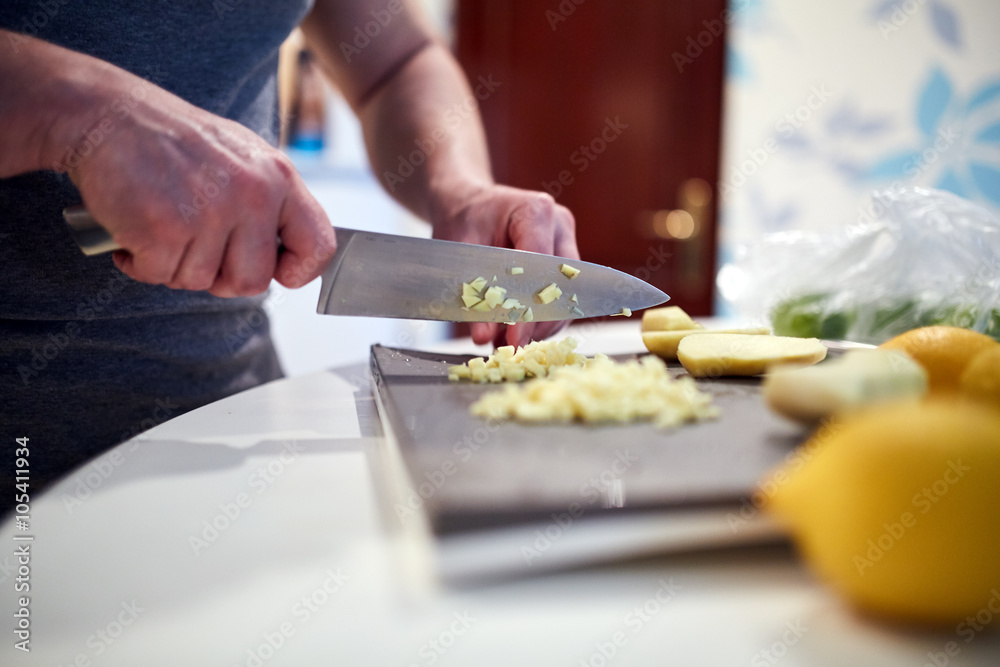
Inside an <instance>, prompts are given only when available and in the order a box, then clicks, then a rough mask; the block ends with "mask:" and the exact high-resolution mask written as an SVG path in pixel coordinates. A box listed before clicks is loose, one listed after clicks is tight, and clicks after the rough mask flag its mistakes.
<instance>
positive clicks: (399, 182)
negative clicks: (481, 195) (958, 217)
mask: <svg viewBox="0 0 1000 667" xmlns="http://www.w3.org/2000/svg"><path fill="white" fill-rule="evenodd" d="M358 115H359V117H360V118H361V122H362V126H363V127H364V133H365V141H366V143H367V145H368V153H369V156H370V157H371V160H372V170H373V171H374V172H375V174H376V175H377V176H378V178H379V180H380V181H381V182H382V184H383V185H384V186H385V187H386V189H387V190H388V191H389V192H390V193H392V195H393V196H394V197H395V198H396V199H397V200H398V201H400V202H401V203H402V204H403V205H405V206H406V207H407V208H409V209H410V210H411V211H413V212H414V213H415V214H417V215H419V216H420V217H422V218H424V219H426V220H430V221H432V222H435V221H438V220H442V219H444V218H447V217H449V216H451V215H454V214H455V213H456V209H458V208H461V207H462V206H463V205H464V202H465V201H466V200H467V199H468V198H469V197H470V196H471V195H472V194H474V193H475V192H476V191H478V190H479V189H481V188H483V187H486V186H488V185H491V184H492V183H493V178H492V174H491V172H490V166H489V155H488V152H487V148H486V137H485V134H484V132H483V127H482V123H481V121H480V116H479V106H478V102H477V99H476V97H475V95H474V94H473V91H472V90H471V89H470V88H469V85H468V84H467V83H466V80H465V77H464V75H463V73H462V72H461V70H460V69H459V68H458V66H457V65H456V63H455V61H454V60H453V59H452V58H451V57H450V55H449V54H448V53H447V51H446V50H445V49H444V48H443V47H442V46H440V45H439V44H437V43H430V44H428V46H427V47H425V48H423V49H421V50H420V51H419V52H417V53H416V54H415V55H414V56H413V57H412V58H410V60H408V61H407V62H406V64H405V65H404V66H403V67H402V68H401V69H400V70H399V71H398V73H397V74H396V75H395V76H393V77H392V78H391V79H389V80H388V81H386V82H385V83H384V85H382V86H381V87H380V88H379V89H378V90H377V91H375V92H374V94H373V95H371V96H370V97H369V98H368V99H367V100H365V101H364V103H363V104H362V105H361V106H360V107H359V109H358Z"/></svg>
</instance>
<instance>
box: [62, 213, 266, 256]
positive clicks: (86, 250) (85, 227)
mask: <svg viewBox="0 0 1000 667" xmlns="http://www.w3.org/2000/svg"><path fill="white" fill-rule="evenodd" d="M62 214H63V220H65V221H66V224H67V225H68V226H69V233H70V236H72V237H73V240H74V241H76V244H77V245H78V246H80V250H82V251H83V254H84V255H87V256H88V257H89V256H92V255H103V254H104V253H106V252H112V251H114V250H121V249H122V247H121V246H120V245H118V243H117V242H115V240H114V239H113V238H111V234H110V232H108V230H106V229H105V228H104V227H102V226H101V223H99V222H98V221H97V220H95V219H94V216H92V215H91V214H90V211H88V210H87V209H86V208H84V207H83V206H70V207H68V208H64V209H63V212H62ZM283 249H284V247H283V246H282V245H281V239H278V253H279V254H280V253H281V251H282V250H283Z"/></svg>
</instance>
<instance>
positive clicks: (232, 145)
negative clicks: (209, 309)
mask: <svg viewBox="0 0 1000 667" xmlns="http://www.w3.org/2000/svg"><path fill="white" fill-rule="evenodd" d="M99 92H100V95H101V97H100V98H99V99H101V100H103V101H105V104H104V105H102V106H101V110H100V111H99V112H98V113H96V114H94V113H88V114H87V116H88V117H89V118H88V125H87V128H88V129H87V132H84V133H81V134H77V135H76V136H78V137H80V139H81V140H80V141H79V142H78V143H77V144H76V145H75V146H73V145H71V146H69V149H70V150H69V151H68V152H67V154H66V156H65V157H64V158H63V160H62V162H61V164H62V166H64V167H65V170H66V171H67V173H68V174H69V176H70V178H71V179H72V181H73V183H74V184H76V186H77V188H78V189H79V191H80V194H81V195H82V197H83V204H84V205H85V206H86V207H87V208H88V209H89V211H90V213H91V215H93V217H94V218H95V219H96V220H98V221H99V222H100V223H101V225H102V226H104V227H105V228H106V229H107V230H108V231H109V232H110V233H111V236H112V237H113V238H114V240H115V241H116V242H117V243H118V244H119V245H120V246H121V247H122V248H123V250H119V251H116V253H115V256H114V261H115V264H116V265H117V266H118V268H119V269H121V271H123V272H124V273H125V274H127V275H128V276H130V277H132V278H134V279H136V280H139V281H142V282H146V283H153V284H163V285H166V286H168V287H172V288H177V289H187V290H208V291H209V292H211V293H212V294H215V295H217V296H224V297H232V296H248V295H253V294H258V293H260V292H262V291H264V290H265V289H266V288H267V286H268V284H269V283H270V281H271V279H272V278H274V279H276V280H277V281H278V282H280V283H281V284H283V285H285V286H287V287H301V286H302V285H305V284H306V283H308V282H309V281H311V280H312V279H313V278H315V277H316V276H318V275H319V274H320V273H321V272H322V270H323V268H324V267H325V266H326V264H327V263H328V261H329V259H330V258H331V257H332V255H333V253H334V251H335V250H336V239H335V235H334V231H333V228H332V227H331V225H330V222H329V220H328V219H327V216H326V214H325V213H324V212H323V209H322V208H321V207H320V205H319V204H318V203H317V202H316V200H315V199H314V198H313V197H312V195H310V193H309V192H308V191H307V190H306V187H305V185H304V183H303V182H302V179H301V178H300V177H299V175H298V173H297V172H296V171H295V169H294V167H293V166H292V164H291V162H290V161H289V159H288V158H287V157H286V156H285V155H284V154H282V153H281V152H280V151H278V150H276V149H275V148H273V147H271V146H270V145H269V144H268V143H267V142H265V141H264V140H263V139H261V138H260V137H258V136H257V135H256V134H254V133H253V132H251V131H250V130H248V129H247V128H245V127H243V126H242V125H239V124H238V123H235V122H233V121H229V120H226V119H223V118H220V117H218V116H215V115H213V114H211V113H209V112H207V111H204V110H202V109H199V108H198V107H195V106H193V105H191V104H188V103H187V102H185V101H184V100H182V99H181V98H179V97H177V96H175V95H173V94H171V93H169V92H167V91H165V90H163V89H162V88H159V87H157V86H155V85H153V84H151V83H149V82H147V81H144V80H142V79H139V78H138V77H134V76H132V75H130V74H127V73H125V72H124V71H122V70H117V72H115V76H112V77H109V80H108V81H105V82H104V83H103V84H102V90H101V91H99ZM122 101H125V104H121V103H120V102H122ZM115 102H119V103H118V104H115ZM94 119H96V120H94ZM88 135H89V137H90V138H89V139H88V138H87V137H88ZM88 146H89V148H88V149H86V150H85V147H88ZM84 153H86V154H84ZM279 238H280V241H281V243H282V245H283V246H284V249H283V251H282V252H281V255H280V257H279V255H278V239H279Z"/></svg>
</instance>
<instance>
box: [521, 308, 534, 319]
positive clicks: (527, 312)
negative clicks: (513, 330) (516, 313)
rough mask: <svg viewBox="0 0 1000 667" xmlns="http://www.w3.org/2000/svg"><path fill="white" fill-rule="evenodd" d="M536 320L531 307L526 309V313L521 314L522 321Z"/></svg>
mask: <svg viewBox="0 0 1000 667" xmlns="http://www.w3.org/2000/svg"><path fill="white" fill-rule="evenodd" d="M534 320H535V314H534V313H532V312H531V308H528V309H527V310H525V311H524V315H522V316H521V321H523V322H533V321H534Z"/></svg>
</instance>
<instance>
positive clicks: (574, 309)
mask: <svg viewBox="0 0 1000 667" xmlns="http://www.w3.org/2000/svg"><path fill="white" fill-rule="evenodd" d="M569 312H571V313H573V314H574V315H576V316H577V317H583V311H582V310H580V309H579V308H577V307H576V306H573V307H572V308H571V309H570V311H569Z"/></svg>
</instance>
